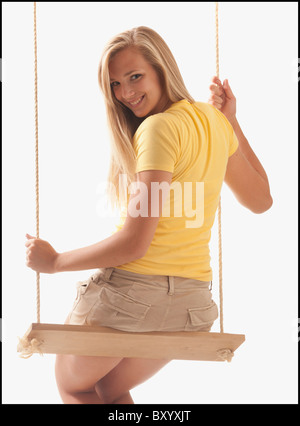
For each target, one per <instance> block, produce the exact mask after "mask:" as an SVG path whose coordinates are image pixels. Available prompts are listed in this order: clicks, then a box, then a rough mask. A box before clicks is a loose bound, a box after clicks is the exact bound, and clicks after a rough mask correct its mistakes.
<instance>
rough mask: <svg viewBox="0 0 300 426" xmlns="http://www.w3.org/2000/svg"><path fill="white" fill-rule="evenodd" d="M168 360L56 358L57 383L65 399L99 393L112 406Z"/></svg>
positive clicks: (58, 356)
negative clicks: (69, 396)
mask: <svg viewBox="0 0 300 426" xmlns="http://www.w3.org/2000/svg"><path fill="white" fill-rule="evenodd" d="M169 361H170V360H165V359H144V358H110V357H89V356H75V355H57V356H56V365H55V372H56V381H57V386H58V389H59V392H60V394H61V395H62V396H63V395H64V394H74V393H79V392H93V391H95V390H96V391H97V393H98V394H99V396H100V397H101V399H102V400H103V401H105V403H108V404H109V403H112V402H114V401H115V400H117V399H118V398H120V397H121V396H122V395H125V394H126V393H127V392H128V391H130V390H131V389H133V388H134V387H136V386H138V385H140V384H141V383H143V382H145V381H146V380H148V379H149V378H150V377H152V376H153V375H154V374H155V373H157V372H158V371H159V370H160V369H161V368H162V367H163V366H165V365H166V364H167V363H168V362H169Z"/></svg>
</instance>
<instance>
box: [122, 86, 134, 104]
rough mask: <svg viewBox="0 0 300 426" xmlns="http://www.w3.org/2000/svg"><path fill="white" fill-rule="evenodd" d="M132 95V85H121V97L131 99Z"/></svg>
mask: <svg viewBox="0 0 300 426" xmlns="http://www.w3.org/2000/svg"><path fill="white" fill-rule="evenodd" d="M133 96H134V90H133V89H132V87H130V86H127V85H123V87H122V97H123V99H126V100H128V99H131V98H133Z"/></svg>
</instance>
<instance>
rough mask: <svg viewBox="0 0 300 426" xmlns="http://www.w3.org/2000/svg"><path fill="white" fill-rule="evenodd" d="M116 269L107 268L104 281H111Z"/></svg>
mask: <svg viewBox="0 0 300 426" xmlns="http://www.w3.org/2000/svg"><path fill="white" fill-rule="evenodd" d="M113 270H114V268H105V271H104V279H105V280H109V279H110V277H111V274H112V273H113Z"/></svg>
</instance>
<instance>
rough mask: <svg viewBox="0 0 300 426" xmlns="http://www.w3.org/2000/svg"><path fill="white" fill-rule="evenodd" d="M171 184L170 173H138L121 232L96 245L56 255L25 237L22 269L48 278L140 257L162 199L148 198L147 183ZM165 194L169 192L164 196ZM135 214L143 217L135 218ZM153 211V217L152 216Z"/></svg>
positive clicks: (160, 209) (41, 244) (151, 237)
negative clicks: (23, 266) (31, 270)
mask: <svg viewBox="0 0 300 426" xmlns="http://www.w3.org/2000/svg"><path fill="white" fill-rule="evenodd" d="M171 180H172V173H170V172H165V171H157V170H150V171H144V172H140V173H138V174H137V181H138V182H139V188H138V190H137V191H135V192H134V193H133V194H132V195H131V197H130V200H129V208H128V211H127V218H126V220H125V223H124V225H123V228H122V229H121V230H120V231H118V232H116V233H115V234H113V235H111V236H110V237H108V238H106V239H104V240H102V241H100V242H98V243H96V244H93V245H90V246H87V247H83V248H79V249H75V250H71V251H67V252H64V253H57V252H56V251H55V250H54V248H53V247H52V246H51V245H50V244H49V243H48V242H47V241H44V240H41V239H36V238H34V237H31V236H30V235H27V238H28V241H27V242H26V244H25V246H26V247H27V263H26V265H27V266H28V267H30V268H31V269H33V270H35V271H38V272H44V273H50V274H51V273H55V272H64V271H80V270H85V269H94V268H106V267H113V266H119V265H122V264H125V263H129V262H132V261H133V260H136V259H139V258H141V257H143V256H144V255H145V254H146V251H147V250H148V248H149V245H150V244H151V241H152V239H153V236H154V233H155V230H156V227H157V224H158V221H159V217H160V216H161V213H162V207H163V203H164V199H163V197H158V198H156V197H155V196H152V193H151V183H152V182H158V183H161V182H167V183H168V184H169V185H170V183H171ZM168 194H169V190H167V191H165V194H164V196H165V197H166V196H167V195H168ZM156 203H158V204H157V205H155V204H156ZM156 208H158V210H156ZM139 211H143V213H144V215H145V216H141V215H138V213H139ZM154 211H155V212H156V214H155V215H153V214H152V212H154Z"/></svg>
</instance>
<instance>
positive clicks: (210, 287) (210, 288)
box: [209, 281, 212, 291]
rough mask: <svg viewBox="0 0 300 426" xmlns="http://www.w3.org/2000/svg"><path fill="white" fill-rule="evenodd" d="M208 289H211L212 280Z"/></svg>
mask: <svg viewBox="0 0 300 426" xmlns="http://www.w3.org/2000/svg"><path fill="white" fill-rule="evenodd" d="M209 290H210V291H211V290H212V281H211V282H210V286H209Z"/></svg>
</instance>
